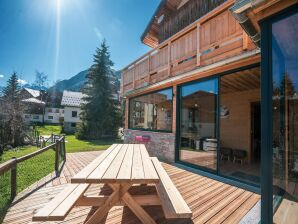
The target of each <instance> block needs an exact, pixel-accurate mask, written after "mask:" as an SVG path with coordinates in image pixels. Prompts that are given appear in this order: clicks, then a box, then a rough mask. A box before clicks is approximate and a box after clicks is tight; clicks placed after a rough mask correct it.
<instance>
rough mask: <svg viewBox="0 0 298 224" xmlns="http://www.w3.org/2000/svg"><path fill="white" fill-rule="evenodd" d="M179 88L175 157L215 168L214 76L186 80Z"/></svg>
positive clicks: (216, 96)
mask: <svg viewBox="0 0 298 224" xmlns="http://www.w3.org/2000/svg"><path fill="white" fill-rule="evenodd" d="M179 92H180V96H179V99H180V108H178V110H179V111H180V129H179V130H180V147H179V160H180V161H182V162H185V163H189V164H192V165H195V166H199V167H203V168H206V169H208V170H214V171H215V170H216V167H217V98H218V79H217V78H215V79H211V80H207V81H198V82H193V83H190V84H186V85H183V86H181V87H180V91H179Z"/></svg>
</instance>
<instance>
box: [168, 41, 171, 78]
mask: <svg viewBox="0 0 298 224" xmlns="http://www.w3.org/2000/svg"><path fill="white" fill-rule="evenodd" d="M168 76H169V77H170V76H171V41H170V42H169V44H168Z"/></svg>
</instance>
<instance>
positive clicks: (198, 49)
mask: <svg viewBox="0 0 298 224" xmlns="http://www.w3.org/2000/svg"><path fill="white" fill-rule="evenodd" d="M200 26H201V24H200V23H197V66H200V65H201V52H200Z"/></svg>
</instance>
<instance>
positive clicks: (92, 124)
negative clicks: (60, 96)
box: [76, 41, 121, 139]
mask: <svg viewBox="0 0 298 224" xmlns="http://www.w3.org/2000/svg"><path fill="white" fill-rule="evenodd" d="M93 61H94V64H93V65H92V66H91V67H90V69H89V70H88V74H87V77H86V83H85V85H84V88H83V93H84V94H85V97H84V98H83V101H84V104H83V105H82V113H81V119H82V123H81V124H80V125H79V127H78V130H77V133H76V136H77V137H78V138H80V139H99V138H102V137H105V136H115V135H117V133H118V128H119V126H120V123H121V116H120V107H119V102H118V100H117V99H115V98H114V97H113V91H112V84H111V83H110V77H111V75H112V72H113V71H112V68H111V66H113V62H112V61H111V60H110V53H109V51H108V46H107V45H106V43H105V41H103V42H102V43H101V46H100V48H97V50H96V53H95V55H94V60H93Z"/></svg>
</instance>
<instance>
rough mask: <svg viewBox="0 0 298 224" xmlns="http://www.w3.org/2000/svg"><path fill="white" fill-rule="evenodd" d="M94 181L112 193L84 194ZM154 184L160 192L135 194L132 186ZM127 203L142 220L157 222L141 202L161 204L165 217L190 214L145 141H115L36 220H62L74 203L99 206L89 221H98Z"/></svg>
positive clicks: (91, 223)
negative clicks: (151, 155) (133, 142)
mask: <svg viewBox="0 0 298 224" xmlns="http://www.w3.org/2000/svg"><path fill="white" fill-rule="evenodd" d="M92 184H106V185H108V186H109V187H110V188H111V189H112V190H113V192H112V193H111V194H110V195H104V196H103V195H95V196H90V195H88V196H85V195H84V193H85V192H86V191H87V189H88V188H89V187H90V185H92ZM144 185H154V186H155V187H156V192H157V194H149V195H148V194H144V195H132V194H130V193H129V189H130V188H131V187H135V186H137V187H139V188H142V187H144ZM117 205H125V206H128V207H129V208H130V209H131V211H132V212H133V213H134V214H135V215H136V216H137V217H138V218H139V219H140V220H141V221H142V222H143V223H152V224H153V223H156V222H155V221H154V219H153V218H152V217H151V216H150V215H149V214H148V213H147V212H146V211H145V210H144V208H143V207H142V206H148V205H161V207H162V209H163V211H164V214H165V217H166V218H190V217H191V216H192V212H191V210H190V209H189V207H188V205H187V204H186V202H185V201H184V199H183V198H182V196H181V194H180V193H179V191H178V190H177V188H176V187H175V185H174V184H173V182H172V180H171V179H170V177H169V176H168V174H167V173H166V171H165V170H164V168H163V167H162V165H161V163H160V162H159V161H158V159H157V158H156V157H150V156H149V154H148V152H147V150H146V148H145V146H144V145H143V144H114V145H112V146H111V147H110V148H109V149H107V150H106V151H104V152H103V153H102V154H101V155H100V156H99V157H97V158H96V159H95V160H93V161H92V162H91V163H90V164H89V165H88V166H86V167H85V168H84V169H83V170H81V171H80V172H79V173H78V174H76V175H75V176H74V177H73V178H71V184H70V186H68V187H66V188H65V189H64V190H63V191H62V192H61V193H60V194H58V195H57V196H56V197H55V198H54V199H53V200H52V201H50V202H49V203H48V204H47V205H46V206H45V207H43V208H42V209H41V210H39V211H38V212H37V213H36V214H35V215H34V216H33V221H61V220H64V219H65V217H66V216H67V214H68V213H69V212H70V210H71V209H72V208H73V207H74V206H96V207H98V209H97V210H96V211H95V212H94V213H93V215H92V216H91V217H90V218H89V219H88V220H87V221H86V224H93V223H98V222H100V220H102V219H103V218H104V217H105V216H106V215H107V213H108V212H109V210H110V209H111V208H112V207H113V206H117Z"/></svg>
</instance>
